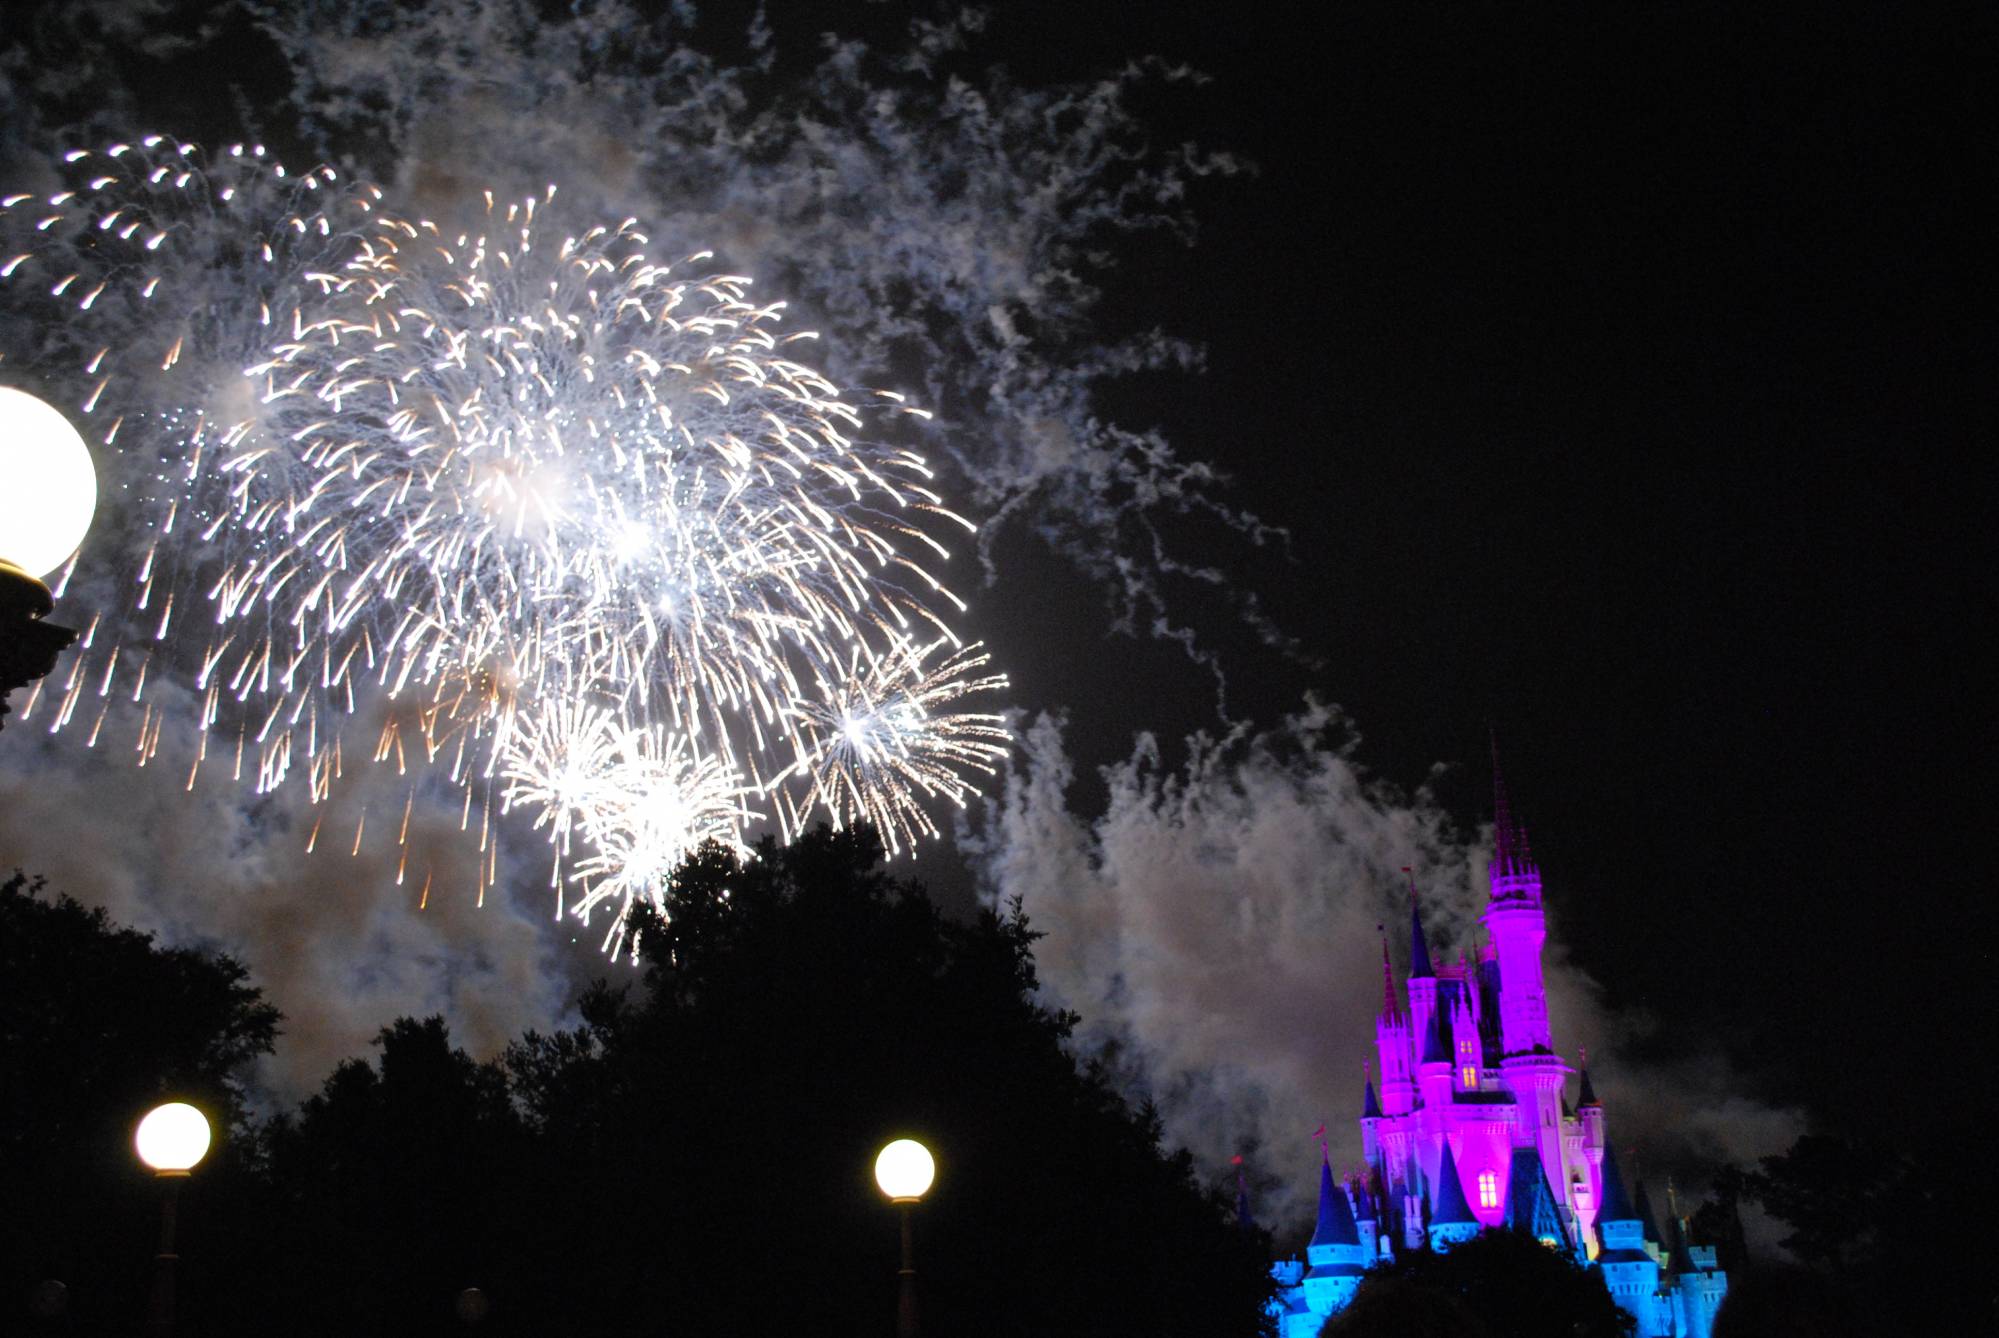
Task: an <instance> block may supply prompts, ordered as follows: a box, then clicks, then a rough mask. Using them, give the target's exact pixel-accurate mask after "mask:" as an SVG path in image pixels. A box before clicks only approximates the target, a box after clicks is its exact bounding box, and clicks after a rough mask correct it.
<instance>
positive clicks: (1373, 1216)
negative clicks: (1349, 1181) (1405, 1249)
mask: <svg viewBox="0 0 1999 1338" xmlns="http://www.w3.org/2000/svg"><path fill="white" fill-rule="evenodd" d="M1353 1216H1354V1225H1355V1226H1356V1227H1358V1228H1359V1229H1360V1252H1361V1265H1362V1267H1369V1266H1372V1265H1373V1264H1374V1263H1375V1261H1376V1260H1378V1259H1380V1258H1381V1209H1380V1208H1379V1207H1377V1206H1376V1204H1375V1201H1374V1195H1372V1194H1370V1193H1368V1189H1367V1173H1366V1172H1362V1173H1361V1174H1360V1175H1359V1176H1356V1177H1355V1179H1354V1181H1353Z"/></svg>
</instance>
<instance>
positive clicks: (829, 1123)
mask: <svg viewBox="0 0 1999 1338" xmlns="http://www.w3.org/2000/svg"><path fill="white" fill-rule="evenodd" d="M880 864H881V848H880V845H879V843H878V841H877V839H876V838H875V837H874V835H873V834H872V833H871V832H868V831H865V830H861V831H847V832H839V833H835V832H830V831H826V830H823V829H822V830H821V831H819V832H817V833H814V834H812V835H809V836H807V837H805V838H803V839H802V840H800V841H798V842H797V843H795V844H793V845H791V846H788V847H779V846H777V845H775V844H772V843H766V844H765V845H764V846H762V847H761V848H760V850H759V851H758V858H757V859H755V860H753V861H749V862H747V863H738V862H737V861H736V860H735V859H733V858H732V857H730V856H728V855H727V854H725V853H723V852H720V851H717V850H712V849H711V850H708V851H705V852H703V853H702V854H701V855H699V856H698V857H696V858H695V859H694V860H692V861H691V862H690V863H689V864H688V865H687V866H685V867H684V868H683V869H682V870H681V871H680V873H679V875H678V876H677V877H676V880H675V886H674V888H673V891H672V894H671V898H670V912H671V915H670V919H669V920H668V921H666V922H660V921H657V920H654V921H649V922H647V923H646V924H644V925H643V926H642V927H641V934H642V938H641V944H642V952H643V962H644V975H643V983H642V985H641V984H640V983H639V982H633V984H632V985H631V986H629V987H627V988H624V989H613V988H610V987H608V986H601V985H600V986H599V987H598V988H596V989H594V990H593V991H592V992H591V993H590V994H589V996H588V997H587V998H586V1000H585V1002H584V1006H583V1023H582V1025H581V1026H580V1027H578V1028H577V1029H575V1030H574V1031H568V1032H562V1033H558V1034H555V1035H550V1036H543V1035H529V1036H527V1037H524V1038H523V1039H522V1040H521V1041H519V1042H518V1043H517V1044H515V1045H514V1046H513V1047H511V1049H510V1050H509V1051H508V1052H507V1054H506V1055H504V1056H503V1057H502V1059H501V1060H500V1061H498V1062H495V1063H489V1064H481V1063H478V1062H475V1061H474V1060H472V1059H471V1058H469V1057H468V1056H467V1055H465V1054H464V1053H463V1052H462V1051H459V1050H457V1049H455V1048H453V1046H452V1045H451V1041H450V1038H449V1036H448V1035H447V1033H446V1031H445V1029H444V1027H443V1025H442V1023H441V1022H440V1021H438V1020H436V1019H431V1020H428V1021H411V1020H408V1019H405V1020H402V1021H398V1022H396V1023H395V1024H394V1025H392V1026H390V1027H388V1028H387V1029H386V1030H384V1031H383V1032H382V1034H381V1036H380V1037H379V1038H378V1043H377V1044H378V1050H377V1054H376V1055H375V1056H374V1058H373V1062H365V1061H362V1060H351V1061H348V1062H347V1063H344V1064H342V1065H341V1066H340V1067H339V1068H338V1069H337V1070H336V1071H335V1072H334V1073H333V1074H332V1075H331V1076H330V1077H329V1078H328V1080H327V1082H326V1084H325V1086H324V1088H323V1089H322V1090H321V1092H320V1093H319V1094H318V1095H317V1096H315V1097H313V1098H312V1099H311V1100H309V1101H307V1102H306V1103H305V1104H304V1105H303V1106H302V1107H301V1108H300V1109H299V1110H298V1111H297V1112H296V1113H295V1114H293V1115H290V1116H287V1117H283V1118H280V1119H277V1120H274V1121H272V1122H270V1123H269V1125H268V1126H266V1127H265V1128H264V1129H263V1130H262V1131H261V1136H260V1138H259V1139H258V1140H257V1143H258V1146H259V1149H260V1153H261V1156H260V1158H259V1159H258V1161H257V1162H256V1164H255V1165H254V1166H248V1167H243V1168H240V1169H239V1171H238V1172H236V1173H232V1174H230V1175H227V1176H210V1175H208V1174H207V1171H206V1168H204V1171H203V1173H201V1174H200V1175H199V1176H198V1177H197V1179H196V1181H195V1182H194V1184H193V1185H192V1186H191V1187H190V1192H189V1199H190V1206H191V1213H190V1216H191V1217H193V1218H194V1219H196V1220H198V1221H200V1222H202V1223H203V1224H204V1226H203V1229H202V1231H201V1233H200V1236H199V1240H190V1244H189V1248H188V1250H187V1251H186V1253H187V1255H188V1256H189V1265H188V1267H189V1269H190V1270H191V1271H190V1275H189V1277H188V1283H187V1286H186V1288H185V1289H184V1307H185V1313H186V1314H187V1315H188V1316H189V1317H190V1320H191V1321H192V1322H191V1323H190V1324H189V1325H188V1326H186V1327H188V1329H189V1331H194V1330H196V1329H198V1330H199V1331H200V1332H202V1333H204V1334H209V1335H215V1338H226V1336H227V1335H233V1334H245V1335H247V1334H251V1333H256V1334H260V1335H261V1334H268V1333H271V1332H279V1331H281V1332H285V1333H288V1334H296V1335H305V1336H307V1338H310V1336H312V1335H320V1334H325V1335H334V1334H339V1335H343V1336H344V1335H350V1334H354V1333H368V1334H377V1335H379V1334H405V1333H406V1334H418V1333H422V1334H427V1335H428V1334H437V1333H449V1332H453V1331H458V1332H471V1331H472V1330H473V1329H474V1328H476V1331H477V1332H478V1333H480V1334H482V1335H491V1336H492V1338H507V1336H510V1335H526V1334H534V1335H537V1336H539V1335H558V1336H559V1335H564V1334H578V1335H583V1334H592V1335H594V1334H599V1333H611V1332H621V1331H627V1330H631V1329H633V1328H634V1327H635V1326H639V1327H644V1328H646V1329H648V1330H651V1329H658V1330H660V1331H663V1332H664V1331H671V1332H673V1333H675V1334H677V1335H690V1336H691V1338H699V1336H700V1335H706V1334H724V1333H728V1334H739V1333H752V1334H757V1333H775V1332H780V1331H783V1330H786V1329H788V1328H791V1327H794V1326H797V1325H801V1324H805V1325H809V1326H810V1327H811V1328H813V1329H814V1330H817V1331H824V1332H828V1333H855V1334H863V1333H880V1332H886V1331H887V1330H888V1329H889V1327H890V1325H891V1324H892V1322H893V1316H894V1311H895V1287H896V1267H897V1254H898V1232H897V1222H896V1211H895V1210H894V1209H892V1208H891V1207H890V1206H889V1205H888V1204H887V1203H886V1202H885V1201H884V1200H883V1199H882V1197H881V1194H880V1192H879V1191H878V1190H877V1189H876V1188H875V1187H874V1184H873V1181H872V1159H873V1154H874V1152H875V1151H876V1149H877V1148H878V1147H879V1146H880V1145H881V1144H882V1143H883V1142H885V1141H887V1140H889V1139H891V1138H894V1137H897V1136H903V1135H910V1136H915V1137H919V1138H921V1139H923V1140H924V1141H925V1142H926V1143H927V1144H929V1145H930V1146H931V1147H932V1148H933V1149H934V1150H935V1152H936V1154H937V1159H938V1165H939V1170H938V1179H937V1183H936V1185H935V1187H934V1188H933V1189H932V1191H931V1192H930V1194H929V1195H928V1196H927V1197H926V1198H925V1200H924V1201H923V1203H922V1204H921V1205H920V1206H919V1207H918V1208H917V1210H916V1218H915V1222H916V1263H917V1269H918V1274H919V1278H920V1282H921V1295H922V1304H923V1310H924V1324H925V1329H926V1331H930V1332H938V1333H951V1334H954V1335H967V1336H972V1338H976V1336H978V1335H993V1336H994V1338H999V1336H1000V1335H1028V1334H1032V1335H1037V1336H1038V1335H1098V1334H1102V1335H1111V1334H1118V1335H1122V1334H1130V1333H1147V1334H1164V1335H1172V1334H1189V1335H1192V1334H1201V1335H1227V1334H1244V1335H1248V1334H1255V1333H1258V1332H1260V1331H1261V1330H1262V1328H1263V1326H1264V1323H1265V1321H1264V1319H1263V1316H1262V1313H1261V1311H1262V1302H1263V1300H1264V1299H1265V1298H1266V1297H1267V1295H1268V1291H1269V1280H1268V1274H1267V1269H1266V1260H1267V1256H1268V1242H1267V1239H1266V1238H1265V1237H1263V1236H1262V1235H1261V1233H1250V1232H1243V1231H1241V1230H1238V1229H1237V1228H1235V1227H1234V1226H1233V1225H1232V1223H1231V1220H1230V1215H1229V1211H1228V1205H1227V1203H1226V1202H1225V1201H1224V1198H1223V1197H1222V1196H1221V1195H1219V1194H1217V1193H1214V1192H1210V1191H1208V1190H1204V1189H1203V1188H1202V1187H1201V1186H1200V1185H1198V1184H1197V1183H1196V1181H1195V1179H1194V1177H1193V1174H1192V1170H1191V1165H1190V1162H1189V1159H1188V1158H1187V1156H1186V1155H1185V1154H1184V1153H1172V1154H1169V1153H1166V1152H1164V1151H1162V1150H1161V1148H1160V1146H1159V1125H1158V1121H1157V1119H1156V1118H1155V1117H1154V1116H1153V1114H1152V1113H1151V1112H1150V1111H1147V1110H1139V1111H1134V1110H1132V1109H1131V1108H1129V1107H1128V1106H1127V1105H1126V1104H1125V1103H1124V1102H1123V1101H1122V1100H1121V1099H1120V1097H1119V1096H1118V1095H1117V1093H1116V1092H1115V1091H1114V1090H1113V1089H1112V1088H1111V1086H1110V1085H1109V1083H1108V1082H1107V1081H1106V1080H1105V1079H1104V1077H1103V1075H1101V1074H1100V1073H1098V1072H1096V1071H1094V1070H1092V1069H1090V1068H1088V1067H1079V1066H1078V1065H1077V1063H1076V1062H1075V1061H1074V1059H1073V1058H1072V1057H1071V1056H1070V1055H1069V1054H1068V1053H1067V1051H1066V1050H1065V1049H1064V1048H1063V1042H1064V1040H1065V1038H1066V1037H1067V1035H1068V1033H1069V1029H1070V1027H1071V1025H1072V1021H1073V1019H1071V1018H1069V1017H1067V1016H1065V1015H1063V1014H1059V1013H1054V1012H1051V1011H1049V1010H1047V1009H1044V1008H1042V1007H1040V1006H1039V1005H1037V1004H1036V1003H1035V1002H1034V999H1033V996H1032V988H1033V985H1034V966H1033V953H1032V945H1033V941H1034V938H1035V935H1034V934H1033V933H1032V932H1031V931H1030V930H1029V928H1028V926H1027V924H1026V922H1025V920H1024V919H1022V918H1021V917H1020V916H1019V915H1018V914H1017V913H1016V914H1010V915H996V914H990V913H988V914H983V915H981V916H979V917H978V918H976V919H975V920H973V921H972V922H970V923H956V922H953V921H949V920H946V919H945V918H944V917H942V916H940V915H939V914H938V912H937V911H936V909H935V908H934V907H933V906H932V904H931V903H930V901H929V899H928V898H927V897H926V896H925V895H924V894H923V892H922V891H921V889H920V888H918V887H916V886H913V885H911V884H908V883H906V882H902V881H900V880H897V879H894V878H891V877H889V876H888V875H887V874H885V873H884V872H883V871H882V869H881V867H880ZM98 928H99V930H100V931H101V932H107V933H111V934H113V935H114V936H115V934H116V933H117V932H118V931H114V930H108V929H107V928H106V927H104V926H103V925H102V924H101V922H99V924H98ZM141 943H143V940H141ZM147 950H148V951H151V952H153V953H155V954H156V955H157V954H158V950H157V949H150V948H148V949H147ZM30 951H31V952H33V951H39V950H30ZM232 979H233V978H232ZM110 988H111V990H112V993H113V995H114V997H116V996H117V989H116V987H115V985H114V986H111V987H110ZM38 1025H40V1026H42V1027H44V1028H51V1029H53V1030H52V1032H51V1034H52V1035H57V1036H60V1035H61V1034H62V1033H63V1027H64V1020H63V1017H62V1016H61V1015H59V1014H58V1015H50V1016H47V1017H43V1018H42V1019H41V1020H40V1022H39V1023H38ZM267 1025H268V1024H267ZM265 1039H266V1040H267V1039H268V1037H267V1036H266V1038H265ZM70 1040H71V1043H73V1042H74V1037H71V1038H70ZM229 1053H233V1052H229ZM244 1053H247V1051H245V1052H244ZM217 1081H218V1083H219V1084H221V1085H220V1086H218V1087H217V1089H216V1090H218V1091H222V1092H224V1093H225V1095H226V1090H227V1089H226V1081H225V1080H224V1079H222V1078H218V1080H217ZM112 1137H113V1142H114V1144H115V1142H116V1139H117V1137H118V1135H117V1134H116V1131H114V1133H113V1135H112ZM111 1156H112V1157H113V1158H114V1159H115V1158H118V1157H122V1156H123V1153H122V1151H114V1152H113V1153H112V1154H111ZM126 1170H127V1178H128V1179H130V1178H131V1177H130V1175H129V1167H128V1168H126ZM144 1207H145V1205H144V1204H143V1203H140V1204H127V1205H124V1206H123V1207H121V1208H119V1210H118V1211H120V1212H122V1213H124V1214H125V1215H126V1216H128V1217H129V1216H131V1214H132V1213H133V1212H138V1213H139V1214H140V1216H141V1218H144V1213H143V1209H144ZM198 1252H200V1259H201V1262H200V1263H199V1265H197V1262H196V1261H197V1253H198ZM145 1253H146V1251H145V1250H144V1248H143V1246H140V1247H136V1248H133V1249H129V1250H126V1251H124V1252H123V1253H122V1254H120V1255H119V1256H118V1257H117V1258H116V1259H114V1260H113V1261H112V1263H113V1264H114V1265H116V1266H119V1267H131V1268H132V1269H133V1270H134V1271H135V1272H137V1273H139V1275H140V1276H141V1277H143V1268H144V1260H145ZM467 1287H477V1288H479V1289H480V1291H481V1292H482V1293H483V1297H484V1299H485V1301H486V1303H487V1310H486V1313H485V1314H484V1315H483V1316H482V1317H481V1318H479V1319H478V1320H477V1321H476V1322H475V1323H468V1321H467V1320H466V1319H465V1318H463V1314H462V1313H461V1312H460V1311H459V1310H458V1309H457V1308H456V1307H455V1304H454V1303H455V1302H456V1300H457V1298H458V1296H459V1293H460V1292H461V1291H462V1290H463V1289H464V1288H467ZM16 1294H17V1295H19V1294H21V1293H19V1292H17V1293H16ZM129 1313H130V1314H131V1315H132V1316H133V1317H136V1315H137V1313H138V1312H137V1311H136V1309H135V1310H132V1311H130V1312H129ZM465 1313H469V1312H465Z"/></svg>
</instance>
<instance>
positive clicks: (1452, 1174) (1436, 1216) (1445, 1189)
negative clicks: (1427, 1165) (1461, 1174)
mask: <svg viewBox="0 0 1999 1338" xmlns="http://www.w3.org/2000/svg"><path fill="white" fill-rule="evenodd" d="M1430 1207H1431V1212H1430V1225H1431V1226H1450V1225H1452V1224H1454V1223H1459V1222H1472V1223H1476V1222H1477V1221H1478V1218H1477V1217H1475V1216H1473V1215H1472V1210H1471V1205H1470V1204H1469V1203H1467V1202H1465V1187H1464V1186H1463V1185H1461V1184H1459V1183H1458V1159H1457V1158H1456V1157H1454V1156H1452V1155H1451V1140H1450V1139H1448V1138H1446V1139H1445V1140H1444V1159H1443V1161H1441V1162H1439V1163H1438V1165H1437V1193H1436V1201H1435V1202H1434V1203H1432V1204H1431V1205H1430Z"/></svg>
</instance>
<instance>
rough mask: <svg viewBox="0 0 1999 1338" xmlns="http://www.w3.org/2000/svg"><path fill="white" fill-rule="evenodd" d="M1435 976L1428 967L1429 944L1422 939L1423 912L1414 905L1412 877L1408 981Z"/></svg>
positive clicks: (1432, 970) (1411, 882)
mask: <svg viewBox="0 0 1999 1338" xmlns="http://www.w3.org/2000/svg"><path fill="white" fill-rule="evenodd" d="M1436 974H1437V972H1436V969H1435V968H1434V967H1432V966H1431V965H1430V944H1429V942H1428V941H1427V940H1425V939H1424V937H1423V912H1422V911H1421V910H1420V909H1419V908H1418V907H1417V905H1416V883H1415V879H1414V877H1413V875H1412V876H1411V879H1410V883H1409V979H1411V980H1417V979H1420V978H1422V977H1425V976H1430V977H1434V976H1435V975H1436Z"/></svg>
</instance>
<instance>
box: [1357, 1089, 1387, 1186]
mask: <svg viewBox="0 0 1999 1338" xmlns="http://www.w3.org/2000/svg"><path fill="white" fill-rule="evenodd" d="M1363 1082H1364V1085H1363V1087H1362V1089H1361V1097H1360V1147H1361V1157H1362V1159H1363V1160H1364V1161H1366V1162H1367V1164H1368V1165H1369V1166H1373V1167H1377V1168H1379V1167H1380V1165H1381V1122H1382V1120H1383V1119H1384V1118H1385V1117H1384V1116H1383V1115H1382V1113H1381V1103H1380V1102H1379V1101H1377V1100H1375V1098H1374V1079H1372V1078H1367V1079H1364V1080H1363Z"/></svg>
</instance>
